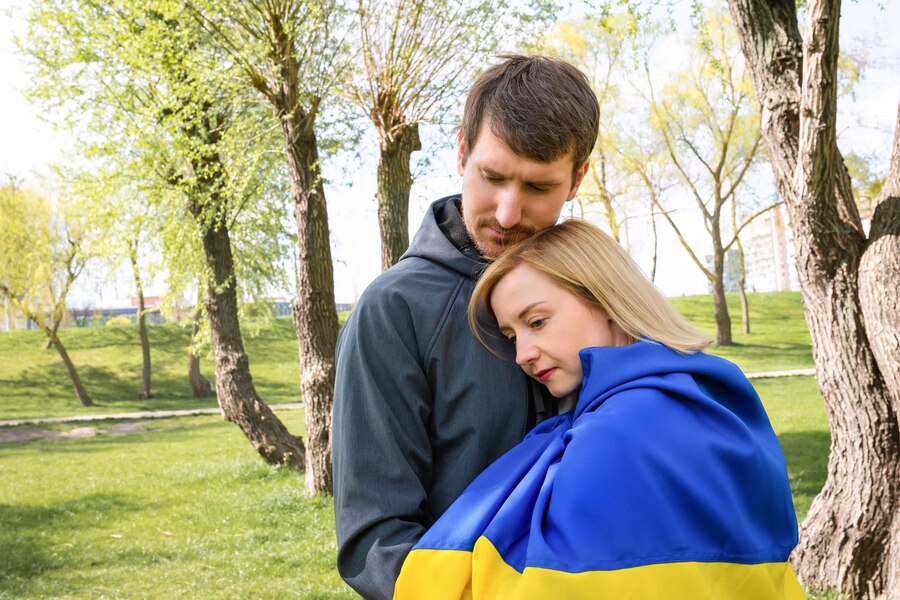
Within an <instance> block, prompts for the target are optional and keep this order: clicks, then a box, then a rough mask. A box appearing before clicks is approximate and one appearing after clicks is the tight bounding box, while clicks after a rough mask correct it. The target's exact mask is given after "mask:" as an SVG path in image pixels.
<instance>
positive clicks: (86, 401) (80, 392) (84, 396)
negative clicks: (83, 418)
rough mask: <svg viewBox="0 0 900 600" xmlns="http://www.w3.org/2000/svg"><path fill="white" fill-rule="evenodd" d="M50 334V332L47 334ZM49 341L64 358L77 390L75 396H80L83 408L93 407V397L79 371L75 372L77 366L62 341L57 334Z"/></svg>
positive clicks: (70, 377)
mask: <svg viewBox="0 0 900 600" xmlns="http://www.w3.org/2000/svg"><path fill="white" fill-rule="evenodd" d="M47 333H48V334H49V333H50V332H47ZM48 341H49V342H50V343H51V344H53V346H55V347H56V351H57V352H59V356H60V358H62V361H63V363H64V364H65V365H66V370H67V371H68V372H69V379H71V380H72V386H74V388H75V394H76V395H77V396H78V399H79V400H81V405H82V406H93V405H94V403H93V401H92V400H91V397H90V396H88V393H87V391H86V390H85V389H84V385H82V383H81V377H79V375H78V371H77V370H75V364H74V363H73V362H72V359H71V358H69V353H68V352H66V348H65V346H63V343H62V340H60V339H59V337H57V336H56V335H55V334H52V335H51V337H50V338H49V339H48Z"/></svg>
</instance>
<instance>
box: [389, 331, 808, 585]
mask: <svg viewBox="0 0 900 600" xmlns="http://www.w3.org/2000/svg"><path fill="white" fill-rule="evenodd" d="M581 361H582V364H583V366H584V373H585V378H584V383H583V384H582V388H581V392H580V395H579V398H578V402H577V404H576V406H575V410H574V411H573V412H571V413H566V414H562V415H559V416H558V417H555V418H553V419H550V420H547V421H545V422H543V423H542V424H540V425H539V426H538V427H536V428H535V429H534V430H533V431H532V432H531V433H529V435H528V436H527V437H526V438H525V440H523V441H522V443H520V444H519V445H518V446H516V447H515V448H513V449H512V450H510V451H509V452H508V453H507V454H505V455H504V456H502V457H501V458H500V459H498V460H497V462H495V463H494V464H493V465H491V466H490V467H489V468H488V469H487V470H485V471H484V473H482V474H481V475H480V476H479V477H478V478H476V479H475V481H473V482H472V484H471V485H470V486H469V487H468V488H467V489H466V491H465V492H463V494H462V496H460V498H459V499H458V500H457V501H456V502H455V503H454V504H453V505H452V506H451V507H450V509H449V510H448V511H447V512H446V513H445V514H444V515H443V516H442V517H441V518H440V519H438V521H437V522H436V523H435V525H434V526H433V527H432V528H431V529H430V530H428V532H427V533H426V534H425V535H424V537H423V538H422V539H421V540H420V541H419V543H418V544H417V545H416V546H415V548H413V551H412V552H411V553H410V555H409V556H408V557H407V559H406V561H405V562H404V564H403V569H402V571H401V573H400V577H399V579H398V581H397V585H396V588H395V598H397V599H401V600H403V599H416V600H419V599H432V598H433V599H443V598H447V599H450V598H454V599H455V598H501V599H505V598H516V599H519V598H521V599H526V598H534V599H541V600H544V599H548V598H552V599H557V598H598V599H600V598H602V599H607V598H608V599H610V600H613V599H614V600H626V599H645V598H646V599H657V598H658V599H668V600H698V599H716V600H719V599H735V600H765V599H769V598H772V599H776V598H777V599H789V600H793V599H799V598H805V595H804V593H803V590H802V589H801V587H800V584H799V583H798V582H797V578H796V576H795V575H794V572H793V571H792V569H791V567H790V564H789V563H788V556H789V555H790V552H791V550H792V549H793V548H794V546H795V545H796V544H797V518H796V515H795V514H794V508H793V503H792V501H791V491H790V488H789V486H788V478H787V469H786V467H785V463H784V456H783V455H782V452H781V447H780V446H779V444H778V440H777V439H776V437H775V433H774V432H773V431H772V427H771V425H770V423H769V419H768V417H767V416H766V413H765V410H764V409H763V407H762V404H761V402H760V400H759V396H758V395H757V394H756V392H755V391H754V390H753V387H752V386H751V385H750V383H749V382H748V381H747V379H746V377H744V375H743V373H741V371H740V369H738V368H737V367H736V366H735V365H734V364H732V363H730V362H728V361H726V360H724V359H721V358H717V357H713V356H708V355H705V354H702V353H698V354H694V355H684V354H679V353H677V352H675V351H672V350H670V349H668V348H666V347H665V346H661V345H659V344H655V343H653V342H649V341H641V342H638V343H636V344H632V345H629V346H624V347H619V348H587V349H585V350H582V351H581ZM484 401H485V410H490V404H489V403H490V399H489V398H486V399H484Z"/></svg>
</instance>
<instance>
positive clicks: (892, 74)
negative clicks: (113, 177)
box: [0, 0, 900, 307]
mask: <svg viewBox="0 0 900 600" xmlns="http://www.w3.org/2000/svg"><path fill="white" fill-rule="evenodd" d="M880 4H884V6H883V7H880ZM27 5H28V2H27V1H26V0H0V177H2V178H3V179H5V178H6V177H7V175H15V176H17V177H20V178H23V179H24V181H25V185H26V186H27V187H30V188H33V189H38V190H42V189H50V188H51V187H52V185H51V184H49V183H48V182H49V180H48V179H47V174H48V173H49V170H50V167H51V166H52V165H54V164H61V163H62V162H63V161H65V157H66V150H67V148H69V147H70V146H71V145H72V140H71V136H70V134H68V133H67V132H65V131H58V130H55V129H54V127H53V126H52V125H50V124H49V123H48V122H47V121H45V120H43V119H42V118H41V112H40V108H39V107H38V106H36V105H35V104H34V103H32V102H30V101H29V100H28V99H27V98H26V97H25V96H24V94H23V92H24V91H25V90H26V89H27V88H28V85H29V76H28V73H27V68H26V64H25V61H24V59H23V58H22V57H21V56H19V55H18V52H17V50H16V46H15V44H14V42H13V39H14V37H20V36H23V35H24V33H25V21H24V15H25V14H26V10H27ZM896 23H900V2H898V1H893V2H877V1H875V0H860V1H859V2H855V3H854V2H844V4H843V14H842V19H841V47H842V48H845V49H848V50H850V51H853V52H856V53H858V52H860V51H865V52H866V53H867V69H866V72H865V74H864V78H863V79H862V80H861V81H860V83H859V84H858V85H857V86H856V88H855V91H854V93H853V95H852V96H851V97H847V98H843V99H842V100H841V103H840V105H839V115H838V130H839V136H840V137H839V144H840V147H841V149H842V151H844V152H845V153H847V152H849V151H851V150H852V151H855V152H857V153H860V154H863V155H866V156H870V157H871V158H872V160H873V163H874V164H875V165H876V168H877V169H880V170H882V171H884V170H886V168H887V165H888V162H889V159H890V157H889V155H888V152H889V150H890V147H891V140H892V136H893V125H894V121H895V117H896V114H897V104H898V101H900V36H896V35H894V34H895V31H894V30H892V28H894V29H895V24H896ZM422 136H423V138H424V139H423V141H424V143H425V144H426V145H427V144H428V141H429V140H431V142H432V143H433V144H435V145H437V146H439V150H438V151H437V152H436V153H435V155H434V156H433V157H432V158H431V161H430V162H431V164H430V167H429V168H428V169H427V170H426V172H425V173H424V174H423V175H421V176H420V177H418V178H417V179H416V181H415V183H414V185H413V188H412V192H411V198H410V209H409V223H410V236H412V235H413V234H414V233H415V231H416V229H418V226H419V224H420V223H421V220H422V217H423V215H424V213H425V210H426V209H427V207H428V205H429V204H430V203H431V202H432V201H433V200H435V199H437V198H439V197H442V196H445V195H448V194H453V193H457V192H459V190H460V184H461V181H460V178H459V176H458V175H457V173H456V165H455V159H456V151H455V148H454V145H453V141H454V140H453V134H452V132H450V131H447V130H441V129H439V128H437V127H429V126H424V127H423V130H422ZM363 144H364V147H363V148H362V152H361V154H362V155H364V156H368V157H369V158H368V159H364V160H363V161H362V163H361V164H359V165H352V166H348V165H346V164H344V165H343V166H342V167H343V168H341V166H340V165H335V164H328V163H326V164H325V166H324V175H325V177H326V181H327V184H326V197H327V200H328V211H329V223H330V226H331V227H330V228H331V236H332V254H333V259H334V272H335V300H336V301H337V302H340V303H345V302H346V303H352V302H354V301H355V300H356V299H357V298H358V297H359V295H360V294H361V293H362V291H363V290H364V289H365V287H366V286H367V285H368V284H369V283H370V282H371V281H372V280H373V279H374V278H375V277H376V276H377V275H378V274H379V272H380V258H379V256H380V246H379V237H378V223H377V208H376V203H375V169H376V161H377V150H378V149H377V145H376V143H375V138H374V136H372V135H369V136H367V137H366V138H364V140H363ZM413 158H414V160H415V159H416V155H414V156H413ZM659 232H660V252H659V263H658V266H657V279H656V283H657V285H658V286H659V287H660V289H662V290H663V292H664V293H665V294H667V295H670V296H672V295H681V294H698V293H706V291H707V283H706V279H705V278H704V276H703V275H702V274H701V273H700V271H699V270H698V269H697V267H696V266H694V264H693V263H692V262H691V259H690V258H689V256H688V255H687V253H686V252H685V250H684V249H683V248H682V247H681V246H680V244H679V243H678V241H677V240H676V238H675V237H674V236H673V235H672V234H671V232H670V231H669V229H668V228H667V226H666V225H665V224H663V223H660V224H659ZM703 235H705V234H703V233H702V231H701V230H700V225H699V222H698V223H697V225H696V229H694V230H692V231H689V232H688V236H689V238H691V239H693V240H694V241H695V244H696V246H697V247H698V248H699V249H700V251H701V253H702V252H703V249H704V247H705V246H704V242H703ZM632 237H633V238H634V239H632V240H631V246H632V247H631V250H632V253H633V254H634V256H635V259H636V260H637V261H638V263H639V264H641V265H644V266H645V268H646V265H647V263H648V262H649V260H650V255H649V246H648V245H647V244H642V243H641V242H642V238H643V234H642V233H641V232H635V233H634V234H633V236H632ZM157 279H158V280H157V281H154V282H153V283H151V284H150V285H149V286H148V290H147V294H148V295H158V294H162V293H164V291H165V289H164V282H163V281H162V280H161V278H157ZM131 294H132V291H131V284H130V280H129V277H128V274H127V273H125V274H123V273H119V274H118V275H117V276H114V277H110V276H108V275H106V274H105V273H103V272H101V271H97V270H95V271H92V272H89V273H88V274H87V275H86V277H84V278H83V280H82V281H81V282H80V283H79V284H78V288H77V289H76V290H75V292H74V294H73V296H74V297H73V298H71V299H70V304H71V305H72V306H77V307H83V306H92V307H98V306H113V305H115V306H120V305H124V304H128V299H129V297H130V295H131Z"/></svg>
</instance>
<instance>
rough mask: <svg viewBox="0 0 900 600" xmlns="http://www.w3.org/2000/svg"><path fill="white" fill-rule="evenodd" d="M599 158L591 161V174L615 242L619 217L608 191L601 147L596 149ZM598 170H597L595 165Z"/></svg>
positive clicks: (604, 156) (617, 235)
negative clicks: (598, 167)
mask: <svg viewBox="0 0 900 600" xmlns="http://www.w3.org/2000/svg"><path fill="white" fill-rule="evenodd" d="M597 156H598V157H599V160H597V161H593V162H591V166H590V169H591V175H593V177H594V184H595V185H596V186H597V193H598V194H599V196H600V203H601V204H603V210H604V212H605V213H606V224H607V225H609V234H610V235H611V236H613V239H615V240H616V241H617V242H618V241H620V240H619V219H618V217H617V216H616V207H615V206H613V203H612V195H611V194H610V193H609V186H608V184H607V176H606V154H604V153H603V150H602V149H598V150H597ZM598 164H599V166H600V171H599V172H598V171H597V165H598Z"/></svg>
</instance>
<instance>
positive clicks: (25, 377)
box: [0, 292, 813, 419]
mask: <svg viewBox="0 0 900 600" xmlns="http://www.w3.org/2000/svg"><path fill="white" fill-rule="evenodd" d="M728 302H729V306H730V308H731V312H732V319H733V321H734V327H733V329H734V338H735V342H736V343H737V345H736V346H732V347H728V348H726V347H712V348H711V349H710V350H709V351H710V352H711V353H713V354H718V355H720V356H724V357H725V358H728V359H729V360H732V361H734V362H736V363H737V364H738V365H739V366H740V367H741V368H743V369H744V370H745V371H747V372H753V371H770V370H778V369H797V368H805V367H811V366H813V360H812V352H811V348H810V341H809V333H808V331H807V329H806V323H805V322H804V320H803V308H802V304H801V302H800V294H798V293H796V292H785V293H773V294H750V308H751V313H750V318H751V326H752V333H750V334H749V335H744V334H742V333H739V331H740V305H739V300H738V297H737V295H735V294H731V295H729V297H728ZM672 304H673V305H674V306H675V308H676V309H678V310H679V311H680V312H681V313H682V314H684V315H685V316H686V317H687V318H688V319H689V320H690V321H691V322H692V323H695V324H696V325H697V326H698V327H700V328H701V329H703V330H704V331H706V332H708V333H710V334H714V333H715V321H714V319H713V316H712V315H713V307H712V299H711V297H710V296H687V297H680V298H673V299H672ZM346 317H347V314H346V313H342V314H341V315H340V319H341V322H343V321H345V320H346ZM243 330H244V343H245V345H246V349H247V354H248V356H249V357H250V369H251V372H252V373H253V381H254V383H255V384H256V387H257V391H258V392H259V394H260V396H261V397H262V399H263V400H264V401H266V402H268V403H270V404H277V403H284V402H297V401H298V400H299V399H300V383H299V369H298V351H297V338H296V333H295V332H294V326H293V322H292V321H291V320H290V319H289V318H279V319H274V320H270V321H266V322H262V323H254V322H248V323H246V324H244V326H243ZM149 335H150V343H151V354H152V364H153V379H152V385H153V387H152V389H153V394H154V397H153V398H151V399H148V400H139V399H138V398H137V390H138V387H139V385H140V376H141V375H140V374H141V349H140V342H139V339H138V333H137V328H136V327H112V328H97V329H78V328H69V329H62V330H60V338H61V339H62V340H63V343H64V344H65V345H66V348H67V349H68V351H69V354H70V355H71V357H72V360H73V362H74V363H75V365H76V367H77V368H78V371H79V373H80V374H81V378H82V381H83V383H84V385H85V387H86V388H87V391H88V393H89V394H90V395H91V397H92V398H93V400H94V403H95V406H93V407H88V408H86V407H82V406H81V405H80V403H79V402H78V400H77V399H76V397H75V393H74V391H73V389H72V385H71V383H70V381H69V377H68V375H67V373H66V370H65V367H64V366H63V364H62V361H61V360H60V358H59V355H58V354H57V353H56V351H55V350H53V349H50V350H45V349H44V343H45V338H44V336H43V334H42V333H40V332H39V331H18V332H11V333H0V419H15V418H25V417H55V416H66V415H72V414H79V415H82V414H104V413H105V414H109V413H115V412H134V411H151V410H172V409H189V408H207V407H214V406H216V402H215V399H213V398H207V399H200V400H198V399H195V398H193V397H192V396H191V393H190V387H189V386H188V383H187V346H188V338H189V331H188V329H186V328H184V327H179V326H177V325H174V324H169V325H159V326H151V327H150V328H149ZM201 369H202V371H203V373H204V375H205V376H206V377H207V378H208V379H209V380H210V381H213V380H214V376H213V375H214V372H213V365H212V360H211V358H210V356H209V355H208V354H207V356H205V357H204V359H203V360H202V361H201Z"/></svg>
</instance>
